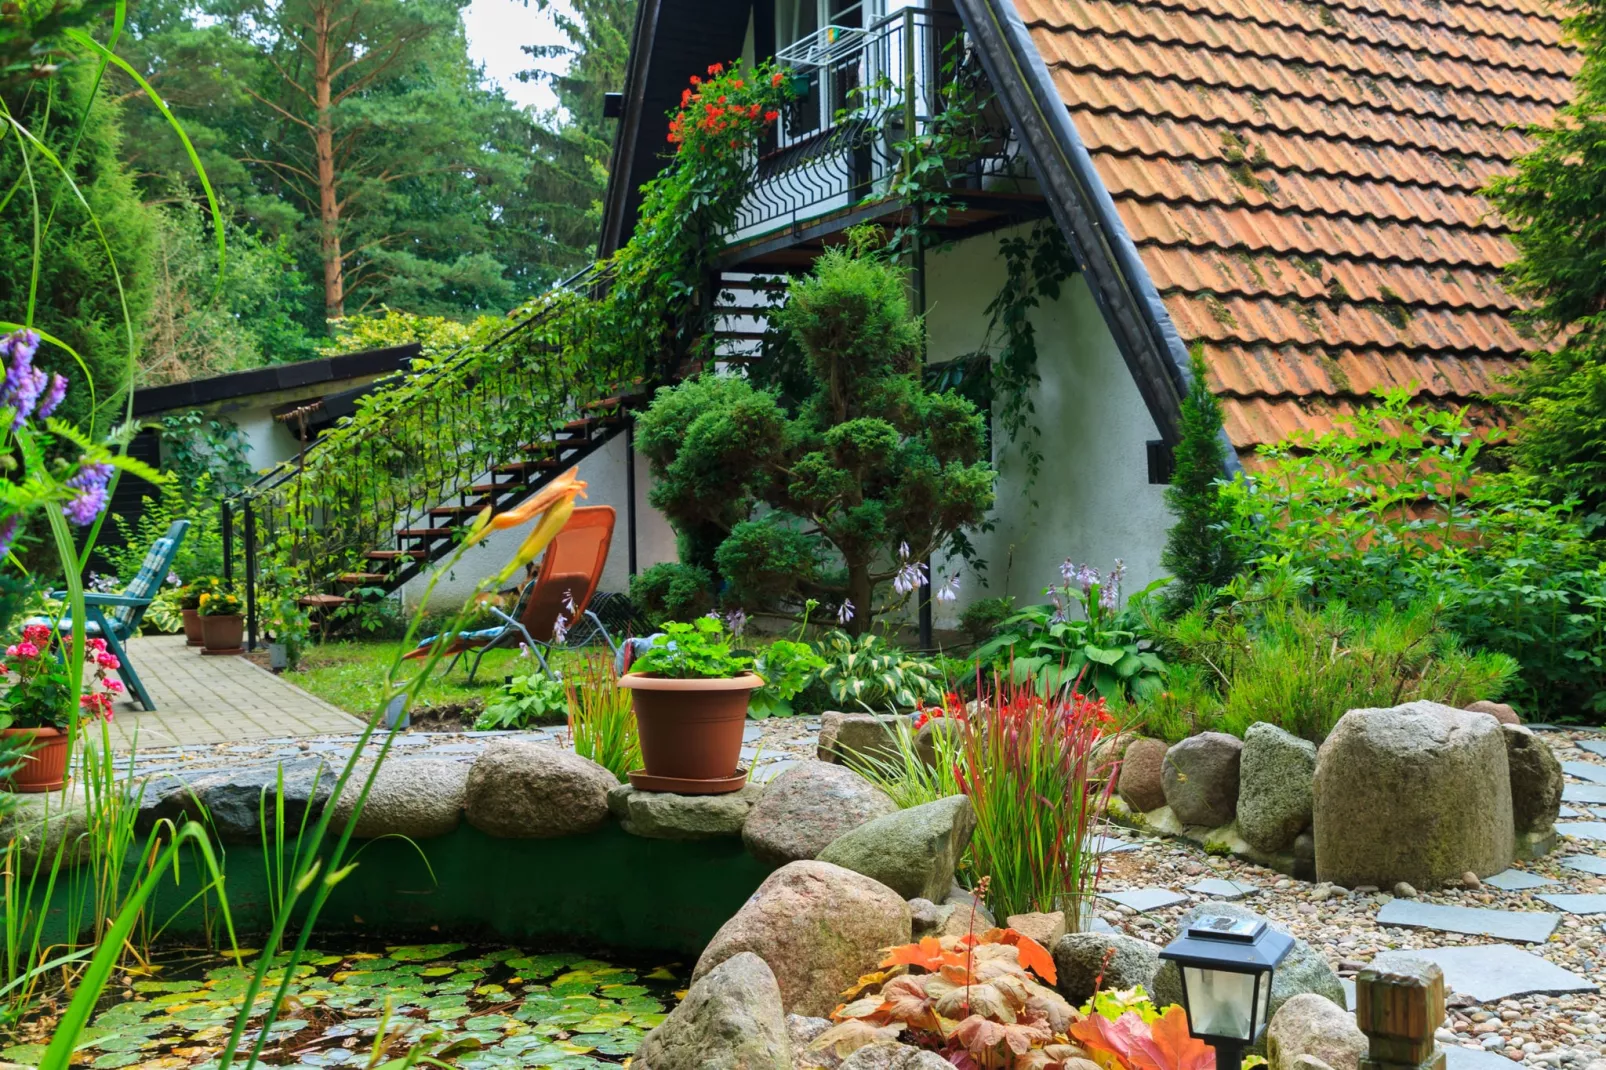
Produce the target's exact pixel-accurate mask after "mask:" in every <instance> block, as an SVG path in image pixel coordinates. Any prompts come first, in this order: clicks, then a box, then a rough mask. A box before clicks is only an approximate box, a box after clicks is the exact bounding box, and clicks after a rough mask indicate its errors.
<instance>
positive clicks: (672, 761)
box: [619, 617, 764, 795]
mask: <svg viewBox="0 0 1606 1070" xmlns="http://www.w3.org/2000/svg"><path fill="white" fill-rule="evenodd" d="M752 669H753V658H752V655H750V654H748V653H746V652H745V651H741V650H733V649H731V645H730V633H729V632H728V631H727V630H726V628H725V623H724V622H723V621H721V620H719V619H717V618H714V617H699V618H697V619H696V620H695V621H692V622H691V623H689V624H683V623H668V624H665V625H664V630H663V634H661V635H658V636H656V637H654V639H653V643H652V645H651V646H650V647H648V648H647V649H646V650H645V651H643V652H642V653H641V654H640V655H639V656H638V657H637V658H636V661H635V664H634V665H633V666H632V668H631V671H630V672H628V673H626V674H625V675H624V676H623V677H622V678H620V680H619V686H620V687H623V688H628V689H629V690H630V691H631V693H632V705H633V706H634V707H635V711H636V724H637V730H638V732H639V734H640V737H641V758H642V764H643V765H644V766H645V767H646V768H645V769H644V770H642V771H640V772H635V771H632V772H631V774H630V782H631V784H633V785H635V786H636V787H637V788H639V789H641V790H643V791H673V792H678V793H680V794H684V795H717V794H720V793H722V792H727V791H739V790H740V789H741V787H742V785H743V784H744V783H746V781H747V774H746V773H745V772H739V771H738V770H737V768H736V766H737V763H738V762H739V761H740V760H741V750H742V730H743V728H744V726H745V725H746V722H747V704H748V700H749V699H750V698H751V697H752V693H753V692H754V691H755V690H756V689H758V688H760V687H763V686H764V680H763V678H762V677H760V676H759V675H758V674H757V673H755V672H753V671H752Z"/></svg>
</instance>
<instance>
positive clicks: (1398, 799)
mask: <svg viewBox="0 0 1606 1070" xmlns="http://www.w3.org/2000/svg"><path fill="white" fill-rule="evenodd" d="M1314 828H1315V834H1316V875H1317V877H1318V878H1319V879H1321V880H1324V881H1333V882H1334V883H1336V884H1342V885H1345V886H1347V887H1355V886H1356V885H1362V884H1372V885H1377V886H1379V887H1383V888H1388V887H1392V886H1393V885H1394V884H1395V882H1397V881H1402V880H1403V881H1409V882H1410V883H1412V884H1414V885H1416V886H1417V887H1419V888H1424V887H1426V888H1431V887H1435V886H1438V885H1442V884H1444V883H1446V882H1448V881H1451V880H1457V881H1458V880H1460V879H1461V875H1462V874H1463V873H1465V872H1466V871H1468V870H1471V871H1472V872H1474V873H1476V874H1477V875H1478V876H1480V877H1486V876H1489V875H1491V874H1494V873H1499V872H1501V871H1502V870H1504V869H1508V868H1509V867H1510V866H1511V863H1512V861H1513V857H1514V854H1515V838H1514V829H1513V825H1512V817H1511V776H1510V773H1509V771H1508V767H1507V765H1506V743H1505V738H1504V735H1503V733H1502V731H1501V728H1500V723H1499V722H1498V721H1495V720H1494V719H1492V718H1490V717H1487V716H1484V715H1482V714H1478V713H1468V712H1467V711H1465V710H1457V709H1452V708H1451V707H1449V706H1441V705H1439V704H1437V703H1433V702H1411V703H1407V704H1405V705H1403V706H1396V707H1393V708H1390V709H1367V710H1351V711H1350V712H1349V713H1347V714H1345V715H1344V716H1343V717H1342V718H1340V719H1339V722H1338V724H1337V725H1336V726H1335V727H1334V728H1333V732H1332V734H1331V735H1329V736H1328V737H1327V742H1325V743H1323V744H1322V747H1321V750H1320V752H1319V753H1318V755H1317V759H1316V790H1315V812H1314Z"/></svg>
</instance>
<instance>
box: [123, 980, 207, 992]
mask: <svg viewBox="0 0 1606 1070" xmlns="http://www.w3.org/2000/svg"><path fill="white" fill-rule="evenodd" d="M200 987H201V982H199V981H135V982H134V991H135V992H194V991H196V990H197V989H199V988H200Z"/></svg>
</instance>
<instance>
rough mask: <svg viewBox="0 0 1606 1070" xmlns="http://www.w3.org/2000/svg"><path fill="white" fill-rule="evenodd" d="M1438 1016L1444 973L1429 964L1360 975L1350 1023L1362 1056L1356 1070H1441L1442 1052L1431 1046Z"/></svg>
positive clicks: (1416, 963)
mask: <svg viewBox="0 0 1606 1070" xmlns="http://www.w3.org/2000/svg"><path fill="white" fill-rule="evenodd" d="M1444 1013H1445V1006H1444V971H1443V970H1441V969H1439V967H1438V966H1436V965H1434V964H1433V963H1431V962H1421V961H1417V960H1411V959H1406V960H1402V961H1401V962H1400V963H1399V964H1398V965H1395V966H1390V967H1386V968H1379V967H1376V966H1371V967H1368V968H1366V969H1364V970H1362V971H1361V973H1360V975H1359V976H1357V977H1356V978H1355V1021H1356V1023H1357V1024H1359V1025H1360V1027H1361V1032H1362V1033H1365V1034H1366V1039H1367V1044H1368V1050H1367V1053H1366V1057H1365V1058H1363V1059H1362V1060H1361V1065H1360V1070H1444V1066H1445V1059H1444V1049H1443V1048H1441V1047H1439V1046H1438V1045H1437V1044H1436V1043H1435V1042H1434V1040H1433V1034H1434V1032H1435V1031H1436V1030H1437V1029H1438V1028H1439V1025H1440V1023H1442V1022H1443V1021H1444Z"/></svg>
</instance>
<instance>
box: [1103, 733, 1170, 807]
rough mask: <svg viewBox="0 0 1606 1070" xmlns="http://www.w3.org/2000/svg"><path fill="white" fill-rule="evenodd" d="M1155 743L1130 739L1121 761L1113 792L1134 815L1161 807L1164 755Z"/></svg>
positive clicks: (1160, 742) (1161, 747)
mask: <svg viewBox="0 0 1606 1070" xmlns="http://www.w3.org/2000/svg"><path fill="white" fill-rule="evenodd" d="M1167 749H1168V748H1167V747H1166V745H1165V743H1164V742H1163V741H1161V740H1158V739H1148V738H1142V739H1134V740H1133V741H1132V742H1131V743H1129V744H1127V748H1126V754H1125V756H1124V757H1122V759H1121V773H1120V776H1119V778H1118V779H1117V780H1116V782H1115V783H1116V790H1117V791H1118V792H1119V793H1120V795H1121V798H1122V799H1123V800H1125V802H1126V804H1127V805H1128V806H1130V807H1132V809H1134V810H1136V811H1137V812H1138V813H1140V814H1141V813H1148V812H1149V811H1150V810H1158V809H1159V808H1160V807H1162V806H1164V805H1165V752H1166V750H1167Z"/></svg>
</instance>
